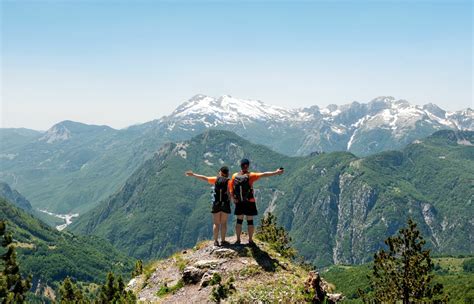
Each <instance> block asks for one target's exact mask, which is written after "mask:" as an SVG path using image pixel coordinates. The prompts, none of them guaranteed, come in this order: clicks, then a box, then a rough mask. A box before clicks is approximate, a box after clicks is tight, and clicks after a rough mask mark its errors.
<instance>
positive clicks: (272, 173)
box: [259, 168, 285, 177]
mask: <svg viewBox="0 0 474 304" xmlns="http://www.w3.org/2000/svg"><path fill="white" fill-rule="evenodd" d="M284 172H285V170H284V169H281V168H280V169H277V170H275V171H269V172H262V173H260V174H259V175H260V176H259V177H270V176H275V175H281V174H283V173H284Z"/></svg>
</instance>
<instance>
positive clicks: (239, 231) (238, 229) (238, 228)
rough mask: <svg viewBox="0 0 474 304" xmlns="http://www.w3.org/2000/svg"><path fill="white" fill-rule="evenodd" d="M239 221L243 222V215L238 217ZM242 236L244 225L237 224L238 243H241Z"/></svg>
mask: <svg viewBox="0 0 474 304" xmlns="http://www.w3.org/2000/svg"><path fill="white" fill-rule="evenodd" d="M237 220H238V221H243V220H244V216H243V215H237ZM241 234H242V224H239V222H237V224H235V235H236V236H237V242H240V235H241Z"/></svg>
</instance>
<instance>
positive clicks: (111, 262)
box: [0, 198, 134, 291]
mask: <svg viewBox="0 0 474 304" xmlns="http://www.w3.org/2000/svg"><path fill="white" fill-rule="evenodd" d="M0 219H1V220H6V223H7V231H8V232H9V233H11V234H12V236H13V244H14V245H15V247H16V250H17V253H18V257H19V261H20V264H21V271H22V273H23V274H25V275H27V274H32V276H33V288H34V290H36V289H37V290H40V291H41V290H42V288H44V287H46V286H52V287H53V288H56V287H57V286H58V285H57V284H58V283H59V282H61V281H62V280H64V278H66V277H67V276H69V277H71V278H73V279H74V280H77V281H79V282H84V283H93V282H94V283H97V282H101V281H103V280H104V279H105V276H106V274H107V272H108V271H114V272H115V273H117V274H121V275H124V276H129V274H130V271H131V269H132V268H133V263H134V260H133V259H131V258H129V257H127V256H126V255H124V254H122V253H120V252H119V251H118V250H116V249H115V248H114V247H113V246H112V245H111V244H109V243H108V242H107V241H105V240H104V239H101V238H98V237H94V236H77V235H74V234H72V233H70V232H59V231H57V230H55V229H53V228H51V227H49V226H48V225H47V224H45V223H43V222H41V221H40V220H38V219H36V218H35V217H33V216H32V215H31V214H28V213H26V212H25V211H23V210H22V209H19V208H17V207H15V206H13V205H12V204H11V203H9V202H8V201H6V200H5V199H4V198H0Z"/></svg>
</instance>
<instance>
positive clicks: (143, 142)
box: [0, 94, 474, 214]
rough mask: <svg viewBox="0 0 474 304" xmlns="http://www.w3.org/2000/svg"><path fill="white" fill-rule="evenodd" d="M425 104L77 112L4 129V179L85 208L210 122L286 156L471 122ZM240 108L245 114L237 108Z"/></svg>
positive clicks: (364, 149) (382, 142)
mask: <svg viewBox="0 0 474 304" xmlns="http://www.w3.org/2000/svg"><path fill="white" fill-rule="evenodd" d="M201 100H204V103H203V104H202V105H199V102H200V101H201ZM187 104H188V105H187ZM211 104H212V107H216V110H211V109H214V108H212V107H210V105H211ZM241 105H243V106H241ZM253 105H255V106H253ZM392 105H393V107H392ZM196 106H197V108H196ZM423 107H424V108H426V109H425V110H423V109H422V107H421V106H411V105H409V104H408V102H406V101H403V100H401V101H400V100H398V101H397V100H395V99H394V98H393V97H385V96H382V97H379V98H375V99H374V100H372V101H370V102H369V103H359V102H353V103H350V104H346V105H341V106H337V105H329V106H327V107H326V108H319V107H318V106H312V107H307V108H304V109H303V110H301V111H302V112H298V111H297V110H291V109H290V110H288V109H284V108H281V107H275V106H270V105H267V104H265V103H262V102H261V101H255V100H250V101H248V100H243V99H238V98H234V97H231V96H228V95H225V96H222V97H219V98H213V97H209V96H205V95H202V94H201V95H197V96H194V97H193V98H191V100H189V101H187V102H185V103H183V104H182V105H181V106H179V107H178V108H177V109H176V110H175V111H174V112H173V113H174V114H173V113H171V114H170V115H168V116H165V117H162V118H160V119H157V120H154V121H150V122H147V123H144V124H140V125H134V126H130V127H128V128H126V129H120V130H116V129H112V128H110V127H108V126H96V125H86V124H82V123H76V122H72V121H63V122H60V123H58V124H55V125H54V126H52V127H51V128H50V129H49V130H48V131H46V132H36V131H27V130H16V129H13V130H12V129H0V139H1V142H2V145H1V147H0V149H1V151H0V180H2V181H5V182H7V183H8V184H10V185H11V186H12V187H14V188H16V189H18V190H19V191H20V192H21V193H24V194H25V195H26V196H27V197H28V198H29V200H30V202H31V203H32V205H33V207H34V208H40V209H46V210H48V211H50V212H54V213H61V214H66V213H80V214H82V213H84V212H86V211H88V210H90V209H92V208H93V207H94V206H96V205H97V203H98V202H99V201H101V200H103V199H105V198H106V197H107V196H109V195H110V194H112V193H113V192H114V191H115V190H116V189H117V188H118V187H120V185H122V184H123V183H124V182H125V181H126V179H127V178H128V177H129V176H130V174H132V173H133V171H134V170H135V169H136V168H138V167H139V166H140V165H141V164H142V163H143V162H144V161H146V160H147V159H149V158H150V157H151V156H152V155H153V154H154V153H155V152H156V151H157V150H158V149H160V147H161V146H162V145H163V144H164V143H166V142H176V141H183V140H188V139H190V138H192V137H193V136H196V135H197V134H200V133H202V132H204V131H206V130H208V129H210V128H215V129H221V130H228V131H232V132H235V133H237V134H238V135H239V136H241V137H243V138H245V139H248V140H250V141H251V142H255V143H260V144H263V145H265V146H267V147H269V148H271V149H272V150H274V151H277V152H279V153H283V154H286V155H290V156H291V155H298V156H303V155H309V154H311V153H313V152H315V151H318V152H321V151H326V152H331V151H349V152H351V153H354V154H356V155H358V156H364V155H370V154H373V153H377V152H380V151H384V150H391V149H399V148H402V147H403V146H405V145H406V144H409V143H411V142H413V141H414V140H417V139H421V138H424V137H426V136H428V135H430V134H432V133H433V132H435V131H437V130H439V129H449V128H450V127H449V126H450V125H453V127H452V128H455V127H456V124H458V125H460V127H461V128H464V127H466V128H468V129H469V128H474V123H473V121H474V119H473V117H474V113H473V111H472V110H471V109H468V110H465V111H464V112H463V111H458V112H455V113H456V114H452V115H451V114H450V115H451V116H450V117H451V118H452V119H451V120H452V121H456V123H452V124H451V123H450V122H449V121H447V120H446V113H447V112H446V111H444V110H443V109H440V108H439V107H437V106H435V105H430V104H427V105H425V106H423ZM200 109H201V110H202V109H204V110H205V111H204V112H203V113H200V112H199V111H198V110H200ZM239 109H240V110H242V109H243V110H242V111H244V112H245V113H247V114H245V113H243V114H242V115H236V113H235V111H238V110H239ZM186 111H187V112H186ZM190 111H191V112H190ZM426 111H428V112H429V113H430V114H429V115H428V114H427V113H428V112H426ZM267 112H268V113H270V114H269V115H270V116H266V114H265V113H267ZM214 114H218V115H214ZM244 114H245V115H244ZM436 115H438V116H436ZM240 116H241V117H240ZM430 117H431V118H430ZM227 118H228V119H230V120H227ZM445 120H446V121H445ZM227 121H230V122H231V123H227Z"/></svg>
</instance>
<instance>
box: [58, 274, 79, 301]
mask: <svg viewBox="0 0 474 304" xmlns="http://www.w3.org/2000/svg"><path fill="white" fill-rule="evenodd" d="M59 294H60V297H61V300H60V303H61V304H73V303H85V301H84V296H83V294H82V292H81V291H80V290H79V288H77V287H76V286H75V284H74V283H73V282H72V281H71V279H70V278H69V277H67V278H65V279H64V282H63V284H62V285H61V287H60V288H59Z"/></svg>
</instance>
